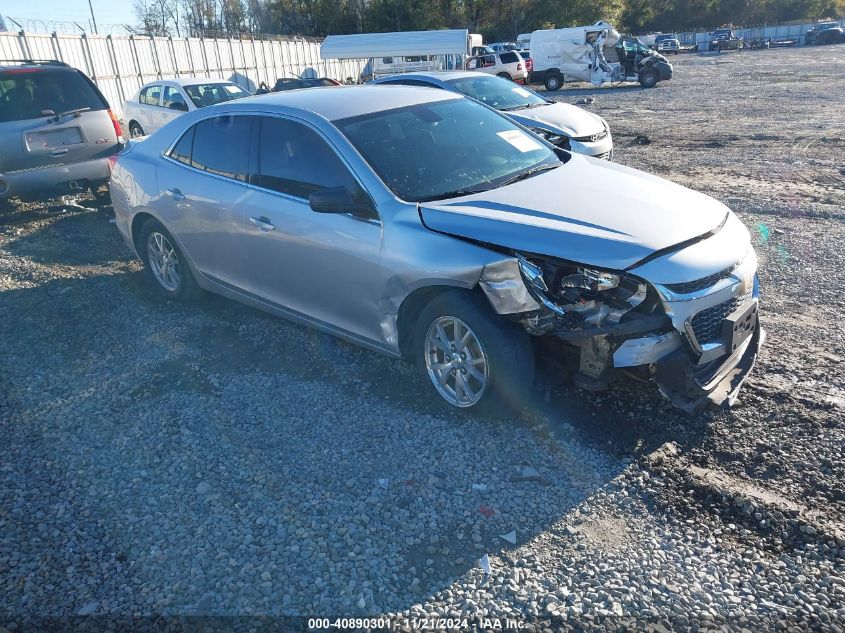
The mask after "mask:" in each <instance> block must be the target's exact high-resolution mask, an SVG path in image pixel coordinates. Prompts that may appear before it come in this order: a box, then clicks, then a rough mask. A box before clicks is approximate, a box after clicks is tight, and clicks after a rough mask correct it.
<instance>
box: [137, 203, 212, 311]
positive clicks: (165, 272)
mask: <svg viewBox="0 0 845 633" xmlns="http://www.w3.org/2000/svg"><path fill="white" fill-rule="evenodd" d="M138 252H139V253H140V254H141V259H142V260H143V261H144V268H145V269H146V271H147V274H148V275H149V276H150V278H151V279H152V280H153V283H154V284H155V287H156V289H157V290H158V292H159V294H160V295H162V296H164V297H165V298H167V299H172V300H174V301H192V300H194V299H197V298H198V297H200V296H201V294H202V290H201V289H200V287H199V286H198V285H197V282H196V280H195V279H194V275H193V273H192V272H191V268H190V266H188V262H187V261H186V259H185V256H184V255H183V254H182V251H181V250H179V247H178V246H177V245H176V240H174V239H173V236H172V235H170V233H169V232H168V231H167V229H166V228H164V226H163V225H162V224H161V222H159V221H158V220H155V219H150V220H147V221H146V222H145V223H144V226H143V227H142V228H141V235H140V237H139V238H138Z"/></svg>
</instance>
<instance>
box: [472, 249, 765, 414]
mask: <svg viewBox="0 0 845 633" xmlns="http://www.w3.org/2000/svg"><path fill="white" fill-rule="evenodd" d="M513 255H514V256H515V266H513V267H512V268H518V273H519V276H520V277H521V280H516V281H521V283H514V281H515V279H514V276H513V275H514V274H515V272H516V271H514V270H513V269H512V268H509V267H508V266H500V267H497V268H496V269H495V270H494V269H489V270H488V269H485V275H483V276H482V279H481V282H480V283H481V287H482V288H483V289H484V291H485V293H486V294H487V296H488V299H490V301H491V303H492V304H493V306H494V308H496V310H497V311H498V312H499V313H500V314H504V315H506V316H507V317H508V318H509V319H511V320H513V321H516V322H518V323H520V324H521V325H522V326H523V327H524V328H525V329H526V331H527V332H528V333H529V334H531V335H532V336H536V337H540V338H541V339H542V340H545V341H546V343H548V344H547V345H539V346H538V347H539V348H540V349H541V351H546V352H548V355H549V356H550V357H551V358H553V359H554V360H555V362H556V364H559V361H560V356H561V354H560V352H561V351H564V350H563V348H566V349H569V350H571V352H574V354H575V356H577V359H578V363H577V370H576V371H575V373H574V376H573V378H574V381H575V383H576V384H577V385H578V386H579V387H581V388H583V389H588V390H592V391H598V390H602V389H604V388H606V387H607V386H608V385H609V384H610V383H611V382H612V381H613V380H614V379H616V378H617V377H619V375H620V373H624V374H625V375H626V376H628V377H635V378H638V379H641V380H650V379H653V380H655V382H657V384H658V386H659V388H660V390H661V392H662V393H663V394H664V396H666V397H667V398H668V399H669V400H670V401H672V403H673V404H675V405H676V406H678V407H679V408H682V409H684V410H686V411H687V412H688V413H695V412H697V411H699V410H700V409H701V408H702V407H703V406H704V405H705V404H706V402H707V400H708V397H709V396H710V395H711V394H712V393H714V392H715V393H716V397H717V398H719V400H718V403H724V402H727V403H728V404H730V403H732V401H733V399H734V398H735V394H736V392H737V391H738V388H739V384H741V382H740V383H737V384H733V383H732V382H731V381H730V380H726V377H728V374H729V372H730V371H731V370H732V369H733V368H734V367H737V366H739V365H740V364H741V363H745V364H748V363H751V364H753V361H754V358H756V349H758V348H759V345H760V344H761V343H762V341H761V338H760V337H761V336H762V334H761V332H760V331H759V328H758V326H757V316H756V315H757V313H756V299H755V300H753V304H752V306H751V307H752V308H753V309H752V310H750V311H749V307H748V303H747V302H745V303H743V304H742V307H741V308H738V309H736V310H735V312H736V313H735V314H733V315H726V320H727V321H731V318H733V321H731V322H740V321H742V319H745V320H746V322H747V324H746V326H745V327H746V328H747V331H746V333H745V334H743V335H742V336H741V337H738V338H736V339H735V340H736V342H737V345H736V346H734V349H732V350H731V351H732V352H734V353H733V355H731V354H730V353H727V352H725V351H724V350H723V349H719V348H723V347H724V346H723V345H718V346H713V347H712V349H713V350H717V351H716V352H715V353H714V354H713V355H711V356H709V357H708V356H707V352H706V351H703V350H702V349H701V347H700V346H698V345H697V343H696V342H695V339H694V338H693V339H688V337H687V335H686V334H684V333H682V332H680V331H679V330H678V329H677V327H676V326H675V325H673V322H672V319H671V318H670V315H669V314H667V311H670V310H671V309H672V308H671V306H672V305H673V304H672V303H671V302H670V303H666V301H665V299H666V298H665V297H662V296H661V294H660V291H659V290H658V287H659V285H658V286H655V285H653V284H650V283H648V282H646V281H645V280H643V279H640V278H639V277H637V276H635V275H632V274H629V273H626V272H611V271H603V270H598V269H593V268H589V267H585V266H583V265H581V264H576V263H572V262H566V261H562V260H559V259H556V258H552V257H546V256H536V255H523V254H521V253H513ZM509 261H510V262H511V264H513V262H514V260H509ZM755 266H756V262H755ZM749 301H750V300H749ZM687 304H688V305H689V302H687ZM752 321H753V322H752ZM752 335H753V336H752ZM752 339H753V340H752ZM732 342H733V341H732ZM752 343H753V354H751V355H749V354H745V350H746V349H748V348H749V346H751V344H752ZM696 348H698V349H696ZM726 354H727V355H726ZM568 356H570V357H571V356H572V354H568ZM740 369H741V370H742V371H741V373H742V376H741V377H740V381H741V380H744V376H745V375H747V369H746V368H745V367H740ZM737 375H738V374H737ZM679 377H680V378H679ZM717 384H721V387H722V388H721V389H719V390H716V389H714V386H715V385H717ZM710 401H714V400H713V398H710Z"/></svg>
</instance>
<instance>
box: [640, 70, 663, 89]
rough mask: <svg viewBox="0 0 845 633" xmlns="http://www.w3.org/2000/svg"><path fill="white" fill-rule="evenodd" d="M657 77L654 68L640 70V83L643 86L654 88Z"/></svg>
mask: <svg viewBox="0 0 845 633" xmlns="http://www.w3.org/2000/svg"><path fill="white" fill-rule="evenodd" d="M658 80H659V77H658V76H657V71H656V70H654V68H646V69H645V70H642V71H640V85H641V86H642V87H643V88H654V87H655V86H656V85H657V82H658Z"/></svg>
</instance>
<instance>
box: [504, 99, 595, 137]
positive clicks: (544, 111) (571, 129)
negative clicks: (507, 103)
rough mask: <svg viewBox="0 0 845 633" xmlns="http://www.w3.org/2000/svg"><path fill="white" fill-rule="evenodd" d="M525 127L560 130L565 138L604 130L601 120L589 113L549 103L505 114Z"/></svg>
mask: <svg viewBox="0 0 845 633" xmlns="http://www.w3.org/2000/svg"><path fill="white" fill-rule="evenodd" d="M506 114H507V115H508V116H509V117H511V118H512V119H514V120H515V121H517V122H519V123H521V124H522V125H525V126H527V127H537V126H538V124H539V126H542V127H546V128H551V129H552V130H560V131H562V132H565V133H566V135H567V136H574V137H580V136H590V135H592V134H598V133H599V132H602V131H603V130H604V125H603V124H602V122H601V120H600V119H599V118H598V117H597V116H596V115H595V114H592V113H591V112H587V111H586V110H584V109H583V108H579V107H578V106H574V105H570V104H568V103H560V102H557V103H550V104H548V105H543V106H537V107H536V108H524V109H522V110H510V111H508V112H507V113H506Z"/></svg>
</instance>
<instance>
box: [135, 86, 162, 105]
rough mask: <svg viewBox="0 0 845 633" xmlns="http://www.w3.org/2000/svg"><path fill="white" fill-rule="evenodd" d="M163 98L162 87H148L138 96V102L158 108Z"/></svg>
mask: <svg viewBox="0 0 845 633" xmlns="http://www.w3.org/2000/svg"><path fill="white" fill-rule="evenodd" d="M159 97H161V86H147V87H146V88H144V89H143V90H142V91H141V94H140V95H138V101H140V102H141V103H144V104H146V105H154V106H157V105H158V102H159Z"/></svg>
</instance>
